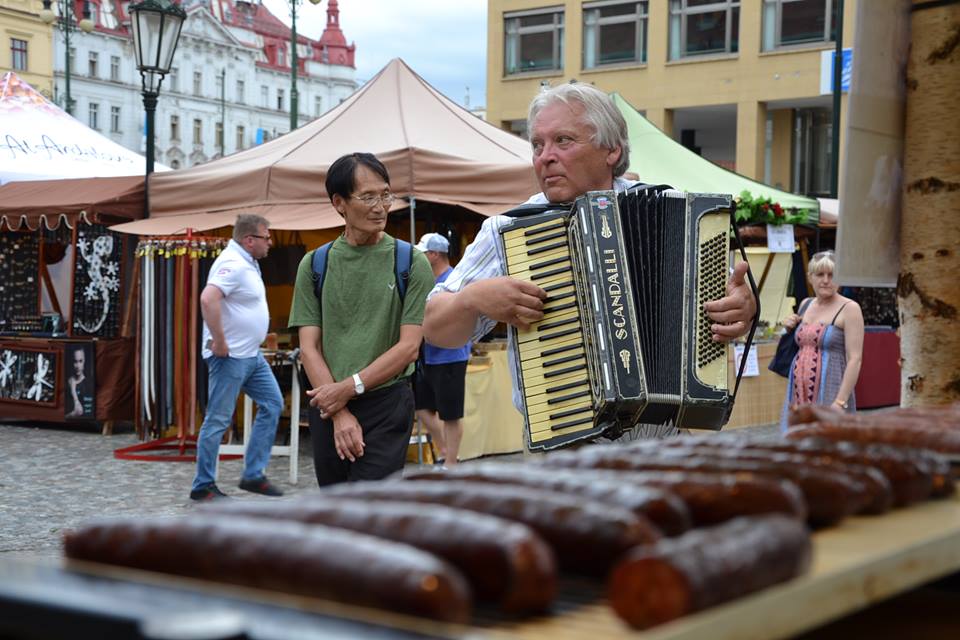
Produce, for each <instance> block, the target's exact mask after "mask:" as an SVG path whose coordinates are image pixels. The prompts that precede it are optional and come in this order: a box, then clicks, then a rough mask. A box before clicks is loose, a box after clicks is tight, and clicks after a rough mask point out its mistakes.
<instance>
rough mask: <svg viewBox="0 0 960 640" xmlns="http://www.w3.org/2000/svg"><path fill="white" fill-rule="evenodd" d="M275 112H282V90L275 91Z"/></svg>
mask: <svg viewBox="0 0 960 640" xmlns="http://www.w3.org/2000/svg"><path fill="white" fill-rule="evenodd" d="M277 111H283V89H277Z"/></svg>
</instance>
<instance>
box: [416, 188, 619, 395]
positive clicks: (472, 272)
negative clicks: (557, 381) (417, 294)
mask: <svg viewBox="0 0 960 640" xmlns="http://www.w3.org/2000/svg"><path fill="white" fill-rule="evenodd" d="M633 184H635V183H634V182H631V181H629V180H624V179H623V178H616V179H615V180H614V185H613V186H614V189H615V190H616V191H617V193H620V192H621V191H625V190H626V189H627V188H628V187H630V186H631V185H633ZM547 202H548V200H547V198H546V196H544V195H543V194H542V193H538V194H536V195H535V196H531V197H530V198H529V199H528V200H527V201H526V202H524V203H523V204H546V203H547ZM511 220H512V218H510V217H507V216H493V217H491V218H487V219H486V220H484V221H483V226H481V227H480V232H479V233H478V234H477V237H476V238H474V240H473V242H471V243H470V246H469V247H467V250H466V251H465V252H464V254H463V258H462V259H461V260H460V262H458V263H457V266H456V267H454V269H453V272H452V273H451V274H450V275H449V276H448V277H447V279H446V280H445V281H444V282H440V283H438V284H437V286H435V287H434V288H433V291H431V292H430V295H429V296H427V300H430V298H431V297H433V296H434V295H435V294H436V293H437V292H438V291H447V292H449V293H457V292H458V291H461V290H462V289H463V288H464V287H466V286H467V285H468V284H470V283H472V282H476V281H478V280H486V279H487V278H497V277H500V276H504V275H506V272H507V269H506V256H505V255H504V252H503V247H502V246H501V245H500V241H499V239H500V229H501V227H503V225H505V224H507V223H508V222H510V221H511ZM496 324H497V321H496V320H492V319H490V318H488V317H486V316H484V315H481V316H480V317H479V318H477V324H476V325H475V326H474V328H473V335H472V336H471V337H470V341H471V342H477V341H479V340H480V338H482V337H483V336H485V335H487V334H488V333H490V331H492V330H493V328H494V327H495V326H496ZM515 350H516V345H515V344H514V340H513V335H511V333H510V332H508V333H507V360H509V362H510V380H511V382H512V383H513V406H515V407H516V408H517V410H518V411H521V412H522V411H523V396H522V395H521V393H520V385H519V384H518V378H517V364H516V358H515V357H514V352H515Z"/></svg>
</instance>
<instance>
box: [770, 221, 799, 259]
mask: <svg viewBox="0 0 960 640" xmlns="http://www.w3.org/2000/svg"><path fill="white" fill-rule="evenodd" d="M793 242H794V241H793V225H792V224H781V225H776V226H775V225H772V224H768V225H767V248H768V249H769V250H770V252H771V253H793Z"/></svg>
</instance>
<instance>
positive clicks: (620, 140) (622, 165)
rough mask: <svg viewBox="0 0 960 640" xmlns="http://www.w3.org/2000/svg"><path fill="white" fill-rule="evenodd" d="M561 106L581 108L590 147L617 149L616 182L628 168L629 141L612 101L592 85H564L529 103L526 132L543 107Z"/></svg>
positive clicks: (620, 117)
mask: <svg viewBox="0 0 960 640" xmlns="http://www.w3.org/2000/svg"><path fill="white" fill-rule="evenodd" d="M557 102H562V103H563V104H566V105H568V106H569V105H570V104H572V103H577V104H579V105H580V106H582V107H583V119H584V120H585V121H586V123H587V124H588V125H589V126H590V127H591V128H592V129H593V135H591V136H590V139H591V141H592V142H593V144H594V145H595V146H597V147H599V148H601V149H616V148H617V147H620V160H619V162H617V165H616V166H615V167H614V168H613V176H614V177H615V178H618V177H620V176H622V175H623V174H624V173H626V171H627V167H628V166H630V140H629V138H628V135H627V121H626V120H625V119H624V118H623V114H622V113H620V110H619V109H617V105H616V104H614V102H613V98H611V97H610V96H608V95H607V94H606V93H604V92H603V91H601V90H600V89H597V88H596V87H594V86H593V85H590V84H584V83H579V82H577V83H574V82H570V83H564V84H561V85H559V86H556V87H553V88H552V89H546V90H545V91H542V92H541V93H539V94H538V95H537V96H536V97H535V98H534V99H533V100H532V101H531V102H530V110H529V112H528V114H527V131H533V121H534V120H535V119H536V117H537V114H539V113H540V112H541V111H542V110H543V109H544V108H545V107H547V106H548V105H550V104H554V103H557Z"/></svg>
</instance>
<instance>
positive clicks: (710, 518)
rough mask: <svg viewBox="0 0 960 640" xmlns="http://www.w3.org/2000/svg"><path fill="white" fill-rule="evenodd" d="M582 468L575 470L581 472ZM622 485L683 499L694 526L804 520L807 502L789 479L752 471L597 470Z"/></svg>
mask: <svg viewBox="0 0 960 640" xmlns="http://www.w3.org/2000/svg"><path fill="white" fill-rule="evenodd" d="M583 471H586V470H585V469H580V470H578V471H577V472H578V473H582V472H583ZM598 472H599V473H602V474H609V475H611V476H612V477H614V478H616V479H617V481H618V482H622V483H624V484H632V485H635V486H636V485H640V486H649V487H660V488H663V489H666V490H667V491H670V492H671V493H673V494H675V495H676V496H678V497H679V498H680V499H681V500H683V501H684V502H685V503H686V505H687V508H688V509H690V514H691V516H692V517H693V525H694V526H695V527H705V526H709V525H714V524H718V523H720V522H724V521H726V520H731V519H733V518H736V517H738V516H746V515H759V514H764V513H782V514H784V515H787V516H790V517H792V518H796V519H798V520H801V521H805V520H806V519H807V503H806V502H805V501H804V498H803V493H802V492H801V491H800V489H799V488H798V487H797V485H795V484H794V483H793V482H790V481H789V480H783V479H781V478H773V477H770V476H761V475H755V474H752V473H690V472H686V471H616V470H612V469H603V470H599V471H598Z"/></svg>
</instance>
